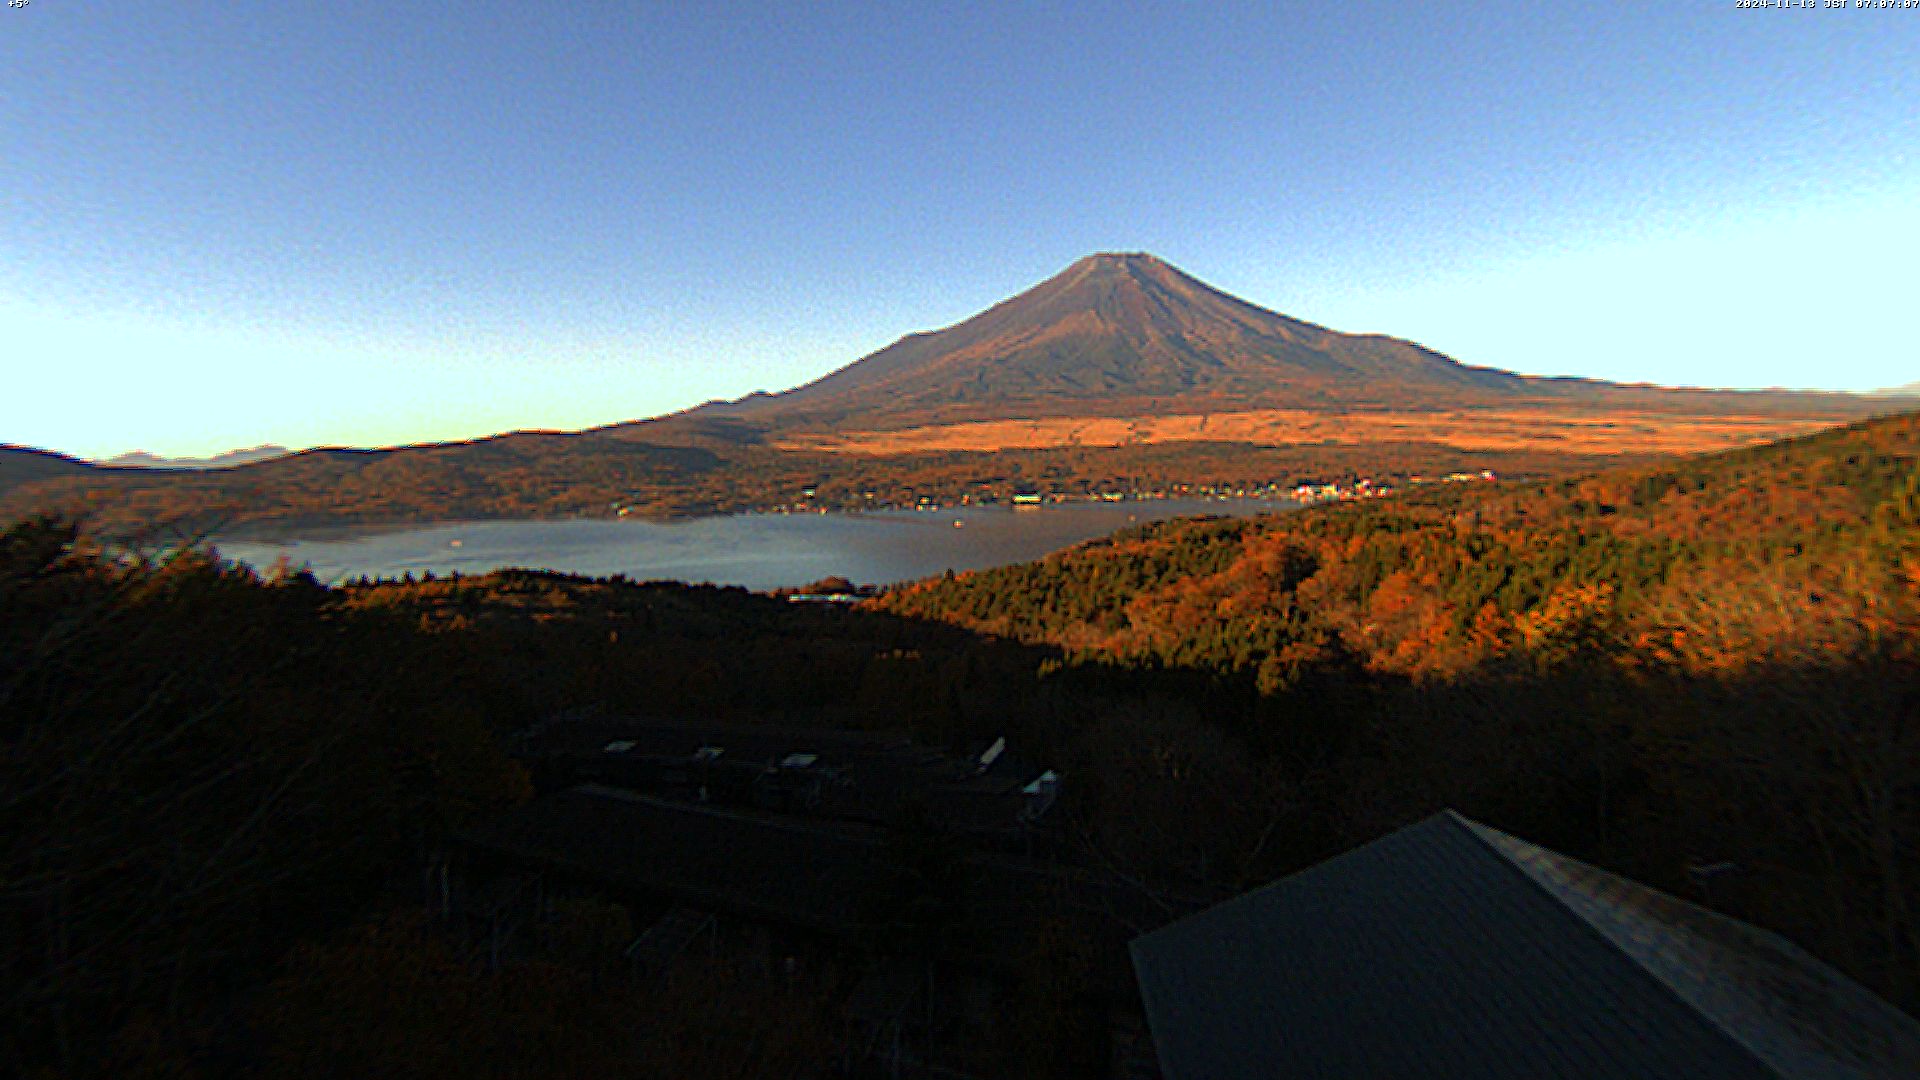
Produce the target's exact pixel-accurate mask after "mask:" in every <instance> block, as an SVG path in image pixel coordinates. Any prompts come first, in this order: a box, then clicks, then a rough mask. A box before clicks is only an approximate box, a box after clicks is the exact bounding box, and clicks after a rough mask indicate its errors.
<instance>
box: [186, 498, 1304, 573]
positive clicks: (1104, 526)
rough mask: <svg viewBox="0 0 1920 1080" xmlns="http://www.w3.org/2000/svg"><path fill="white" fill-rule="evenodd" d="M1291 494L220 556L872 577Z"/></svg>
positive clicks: (601, 525)
mask: <svg viewBox="0 0 1920 1080" xmlns="http://www.w3.org/2000/svg"><path fill="white" fill-rule="evenodd" d="M1294 506H1295V504H1294V503H1292V502H1290V501H1287V500H1270V499H1217V500H1215V499H1152V500H1140V501H1136V502H1121V503H1106V502H1071V503H1055V504H1051V505H1047V506H1037V507H1020V508H1017V509H1016V508H1013V507H1006V506H976V507H953V508H947V509H941V510H930V511H912V510H895V511H882V512H878V513H870V514H734V515H730V516H726V517H708V518H694V519H691V520H687V521H670V522H660V521H634V520H615V521H490V522H469V523H464V524H444V525H429V526H421V527H417V528H409V529H390V528H389V529H368V530H364V531H352V532H344V533H341V532H335V533H330V534H328V535H326V536H325V537H316V538H312V539H299V538H294V539H285V540H276V541H271V542H269V541H263V540H257V539H256V540H216V546H217V547H218V548H219V551H220V554H221V555H222V556H224V557H226V558H229V559H234V560H237V561H240V562H244V563H247V564H249V565H251V566H254V567H257V568H264V567H266V566H268V565H270V564H272V563H273V561H274V560H275V559H278V558H279V557H280V556H282V555H285V556H286V557H287V558H288V559H290V560H291V561H292V562H293V564H294V565H295V566H302V565H304V566H306V567H307V568H308V569H310V570H312V571H313V573H314V575H315V576H316V577H318V578H320V580H322V581H326V582H338V581H341V580H343V579H347V578H357V577H360V576H362V575H366V576H369V577H398V576H399V575H401V574H403V573H407V572H412V573H414V574H416V575H418V574H420V573H421V572H422V571H427V570H431V571H433V572H434V573H435V574H446V573H450V572H453V571H459V572H460V573H462V574H484V573H486V572H488V571H490V570H498V569H501V568H503V567H521V568H528V569H546V570H560V571H565V572H569V573H576V574H587V575H591V576H595V577H602V576H606V575H610V574H625V575H626V576H627V577H629V578H632V579H634V580H638V581H651V580H678V581H687V582H695V583H698V582H711V583H713V584H716V585H744V586H746V587H747V588H749V589H773V588H779V587H782V586H794V585H805V584H807V583H809V582H813V581H818V580H820V579H821V578H824V577H828V576H830V575H836V574H837V575H839V576H842V577H845V578H848V579H850V580H853V581H856V582H863V583H873V584H891V583H893V582H897V581H910V580H913V579H915V578H923V577H929V576H931V575H934V574H939V573H942V572H944V571H946V570H955V571H960V570H978V569H982V568H985V567H989V566H1001V565H1005V564H1007V563H1016V562H1026V561H1028V560H1031V559H1037V558H1039V557H1040V556H1042V555H1045V554H1047V553H1048V552H1051V551H1058V550H1060V549H1061V548H1063V547H1068V546H1070V545H1073V544H1077V543H1079V542H1081V541H1083V540H1091V539H1093V538H1095V537H1099V536H1106V535H1107V534H1109V533H1112V532H1114V531H1116V530H1118V529H1123V528H1126V527H1127V526H1128V525H1134V524H1139V523H1142V522H1149V521H1162V520H1165V519H1167V518H1174V517H1187V516H1191V515H1195V514H1223V515H1232V516H1235V517H1250V516H1253V515H1255V514H1264V513H1273V512H1276V511H1282V510H1291V509H1293V508H1294Z"/></svg>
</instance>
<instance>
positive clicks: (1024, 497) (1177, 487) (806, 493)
mask: <svg viewBox="0 0 1920 1080" xmlns="http://www.w3.org/2000/svg"><path fill="white" fill-rule="evenodd" d="M1498 479H1499V475H1498V474H1497V473H1495V472H1494V471H1493V470H1492V469H1483V470H1481V471H1479V472H1454V473H1448V474H1446V475H1445V476H1437V477H1429V476H1419V475H1415V476H1409V477H1407V478H1406V479H1405V480H1404V481H1402V482H1400V483H1397V484H1396V483H1394V482H1393V481H1389V480H1376V479H1374V478H1372V477H1364V476H1363V477H1358V478H1355V479H1351V480H1335V481H1321V480H1305V481H1291V482H1290V481H1286V480H1273V481H1269V482H1268V483H1265V484H1238V485H1227V484H1168V485H1166V486H1164V487H1156V488H1134V489H1126V490H1113V489H1098V490H1092V491H1062V490H1057V489H1054V490H1045V491H1043V490H1040V489H1039V488H1038V487H1016V488H1014V489H1013V490H1012V491H1011V492H1010V493H1003V492H1002V491H1000V490H997V489H995V488H994V487H993V486H992V485H981V490H979V491H976V492H963V493H961V495H960V497H959V498H958V499H946V500H943V499H941V498H938V497H936V496H933V495H921V496H917V497H915V498H912V499H902V498H889V497H885V496H883V495H882V494H881V493H880V492H878V491H874V490H868V491H864V492H862V493H861V497H860V502H861V505H859V506H846V505H841V504H838V503H835V502H830V501H827V500H825V499H823V498H822V497H821V489H820V488H818V487H807V488H802V489H801V490H800V493H799V497H798V498H796V499H794V500H793V501H791V502H784V503H776V504H774V505H771V506H765V507H759V508H756V509H754V510H751V511H749V512H750V513H765V514H830V513H835V512H847V511H849V510H852V511H859V510H874V511H898V510H914V511H928V512H931V511H938V510H949V509H953V508H956V507H972V506H1011V507H1016V508H1018V507H1033V506H1049V505H1056V504H1062V503H1095V502H1106V503H1120V502H1153V501H1160V500H1167V499H1211V500H1220V501H1225V500H1229V499H1262V500H1275V501H1279V500H1285V501H1289V502H1294V503H1299V504H1301V505H1312V504H1315V503H1324V502H1346V501H1352V500H1356V499H1379V498H1385V497H1387V496H1390V495H1394V494H1397V493H1398V492H1399V491H1401V490H1403V489H1404V488H1413V487H1424V486H1427V485H1430V484H1471V483H1491V482H1494V481H1497V480H1498ZM632 512H634V508H629V507H621V508H620V509H619V511H618V516H620V517H627V516H629V514H630V513H632Z"/></svg>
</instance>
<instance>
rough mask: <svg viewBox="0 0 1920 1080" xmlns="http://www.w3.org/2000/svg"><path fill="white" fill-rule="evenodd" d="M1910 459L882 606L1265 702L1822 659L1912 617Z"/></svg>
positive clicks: (1251, 538) (1556, 495) (1169, 528)
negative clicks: (1355, 686)
mask: <svg viewBox="0 0 1920 1080" xmlns="http://www.w3.org/2000/svg"><path fill="white" fill-rule="evenodd" d="M1916 458H1920V416H1914V415H1909V416H1904V417H1898V418H1893V419H1889V420H1884V421H1874V422H1869V423H1865V424H1860V425H1855V426H1852V427H1849V428H1845V429H1840V430H1835V431H1832V432H1827V433H1822V434H1819V435H1814V436H1811V437H1806V438H1801V439H1796V440H1791V441H1788V442H1784V443H1779V444H1774V445H1769V446H1765V447H1759V448H1754V449H1749V450H1741V451H1736V452H1732V453H1726V454H1720V455H1714V456H1709V457H1702V458H1698V459H1693V460H1690V461H1686V462H1683V463H1681V464H1678V465H1671V464H1670V465H1663V466H1659V467H1652V468H1640V469H1629V470H1617V471H1612V472H1604V473H1600V474H1597V475H1592V476H1587V477H1581V478H1575V479H1568V480H1561V481H1555V482H1549V483H1531V484H1518V485H1504V486H1501V487H1498V488H1492V489H1489V488H1485V487H1480V486H1473V487H1466V486H1436V487H1429V488H1427V489H1424V490H1421V491H1418V492H1416V493H1414V494H1410V495H1407V496H1403V497H1400V498H1396V499H1391V500H1384V501H1373V502H1363V503H1354V504H1345V505H1338V506H1330V507H1324V508H1320V509H1317V510H1313V511H1310V512H1303V513H1299V514H1287V515H1282V516H1277V517H1269V518H1263V519H1240V520H1213V521H1207V520H1188V521H1176V522H1168V523H1164V524H1160V525H1153V526H1146V527H1143V528H1140V529H1136V530H1132V531H1130V532H1126V533H1122V534H1119V535H1116V536H1113V537H1111V538H1108V539H1105V540H1098V541H1093V542H1090V543H1087V544H1084V545H1081V546H1080V547H1077V548H1075V549H1072V550H1070V551H1067V552H1062V553H1059V554H1056V555H1053V556H1049V557H1048V558H1047V559H1045V560H1043V561H1040V562H1036V563H1031V564H1027V565H1023V566H1012V567H1006V568H1002V569H995V570H986V571H981V572H977V573H972V574H965V575H962V576H960V577H958V578H949V579H946V580H939V581H929V582H924V583H922V584H919V585H916V586H912V587H909V588H907V589H903V590H901V591H898V592H896V593H894V594H893V595H891V596H890V597H888V598H887V599H886V600H885V601H884V603H883V605H882V606H884V607H885V608H886V609H887V610H889V611H893V612H896V613H901V614H910V615H914V616H918V617H931V618H939V619H943V620H946V621H950V622H955V623H959V624H962V625H965V626H967V627H969V628H972V629H977V630H985V631H990V632H992V633H996V634H1002V635H1006V636H1011V637H1015V638H1018V639H1020V640H1022V641H1027V642H1034V643H1046V644H1051V645H1058V646H1061V647H1063V648H1065V649H1067V650H1069V651H1071V652H1074V653H1077V654H1081V655H1083V656H1085V657H1088V658H1096V657H1097V658H1099V659H1100V660H1101V661H1103V662H1115V661H1118V662H1122V663H1128V664H1137V665H1148V666H1162V667H1179V668H1201V669H1205V670H1208V671H1211V672H1215V673H1218V674H1220V675H1222V676H1234V675H1246V676H1249V677H1251V678H1253V679H1256V680H1257V681H1258V684H1259V687H1260V688H1261V689H1262V690H1263V691H1272V690H1277V689H1281V688H1283V687H1285V686H1287V685H1290V684H1291V682H1292V681H1294V680H1295V679H1298V678H1300V677H1302V676H1303V675H1307V674H1310V673H1312V672H1313V671H1315V670H1317V669H1323V668H1339V667H1341V666H1343V665H1352V666H1354V667H1357V668H1360V669H1364V670H1366V671H1369V672H1375V673H1380V674H1389V675H1397V676H1406V677H1411V678H1416V679H1431V678H1438V677H1447V676H1456V675H1460V674H1463V673H1467V672H1470V671H1473V670H1475V669H1477V668H1480V667H1482V666H1484V665H1487V664H1489V663H1496V664H1498V663H1507V664H1514V663H1520V664H1523V665H1540V664H1549V665H1550V664H1552V663H1555V662H1558V661H1559V660H1562V659H1565V658H1567V657H1569V656H1572V655H1574V654H1576V653H1580V654H1589V655H1590V654H1595V653H1604V654H1606V655H1607V656H1609V657H1611V658H1614V659H1618V660H1620V661H1622V662H1629V663H1632V664H1635V665H1639V666H1643V667H1649V668H1653V667H1673V668H1675V669H1678V670H1685V671H1689V672H1695V673H1707V672H1715V671H1726V672H1731V671H1738V670H1741V669H1743V668H1746V667H1750V666H1753V665H1755V664H1764V663H1773V662H1779V661H1783V660H1805V659H1809V658H1829V657H1832V656H1836V655H1848V654H1851V653H1852V652H1853V651H1855V650H1857V649H1861V648H1868V647H1883V646H1884V647H1889V648H1890V647H1893V646H1894V645H1896V644H1899V643H1902V642H1904V641H1905V637H1904V636H1903V635H1904V634H1905V632H1907V631H1909V630H1911V629H1912V628H1913V622H1912V619H1913V616H1914V600H1915V591H1914V590H1915V588H1916V584H1920V562H1917V561H1916V559H1920V534H1916V532H1915V525H1916V523H1920V472H1916V464H1915V463H1916Z"/></svg>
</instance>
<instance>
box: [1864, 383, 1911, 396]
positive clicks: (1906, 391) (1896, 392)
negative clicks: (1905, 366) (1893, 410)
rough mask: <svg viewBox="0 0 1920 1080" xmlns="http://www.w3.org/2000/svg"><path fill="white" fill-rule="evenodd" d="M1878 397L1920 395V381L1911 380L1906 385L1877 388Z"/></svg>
mask: <svg viewBox="0 0 1920 1080" xmlns="http://www.w3.org/2000/svg"><path fill="white" fill-rule="evenodd" d="M1874 394H1875V395H1876V396H1878V397H1920V382H1910V383H1908V384H1907V385H1905V386H1889V387H1887V388H1886V389H1885V390H1875V391H1874Z"/></svg>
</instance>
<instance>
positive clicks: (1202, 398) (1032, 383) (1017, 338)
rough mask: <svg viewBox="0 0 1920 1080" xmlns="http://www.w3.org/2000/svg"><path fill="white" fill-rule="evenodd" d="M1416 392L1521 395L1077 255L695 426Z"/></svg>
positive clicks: (1140, 262) (1140, 259) (1516, 382)
mask: <svg viewBox="0 0 1920 1080" xmlns="http://www.w3.org/2000/svg"><path fill="white" fill-rule="evenodd" d="M1421 390H1424V391H1428V392H1432V393H1437V394H1441V395H1444V396H1448V397H1454V398H1457V397H1460V396H1462V395H1466V396H1471V397H1474V398H1483V397H1502V396H1511V395H1514V394H1520V393H1526V392H1528V390H1529V386H1528V380H1524V379H1521V378H1519V377H1518V376H1514V375H1511V374H1508V373H1506V372H1501V371H1493V370H1491V369H1486V368H1472V367H1467V366H1465V365H1463V364H1459V363H1456V362H1454V361H1453V360H1450V359H1448V358H1447V357H1444V356H1441V355H1440V354H1439V353H1436V352H1433V351H1431V350H1428V349H1424V348H1421V347H1420V346H1418V345H1413V344H1410V343H1408V342H1404V341H1398V340H1395V339H1392V338H1385V337H1376V336H1362V335H1351V334H1340V333H1336V332H1334V331H1332V330H1328V329H1326V328H1325V327H1321V326H1315V325H1314V324H1312V323H1308V322H1302V321H1300V320H1298V319H1293V318H1289V317H1287V316H1285V315H1281V314H1278V313H1276V312H1272V311H1268V310H1266V309H1265V308H1261V307H1256V306H1255V305H1253V304H1249V303H1247V302H1246V301H1244V300H1240V299H1238V298H1236V297H1233V296H1229V295H1228V294H1226V293H1223V292H1221V291H1219V290H1218V289H1214V288H1212V287H1211V286H1208V285H1206V284H1205V283H1203V282H1201V281H1198V280H1196V279H1195V278H1193V277H1191V276H1189V275H1187V274H1185V273H1182V272H1181V271H1180V270H1178V269H1176V268H1175V267H1173V266H1171V265H1169V264H1168V263H1166V262H1164V261H1162V260H1161V259H1158V258H1155V257H1154V256H1152V255H1145V254H1114V255H1091V256H1088V257H1087V258H1084V259H1081V260H1080V261H1078V262H1076V263H1074V264H1073V265H1072V266H1069V267H1067V268H1066V269H1065V270H1064V271H1062V272H1060V273H1059V274H1057V275H1055V276H1054V277H1052V278H1049V279H1048V280H1046V281H1044V282H1042V283H1040V284H1039V285H1037V286H1035V287H1033V288H1032V289H1029V290H1027V291H1026V292H1023V293H1021V294H1020V295H1018V296H1015V297H1013V298H1012V299H1009V300H1006V301H1003V302H1001V303H999V304H996V305H994V306H993V307H991V308H989V309H987V310H986V311H984V312H981V313H980V314H979V315H976V316H974V317H973V318H971V319H968V320H966V321H965V322H962V323H959V324H957V325H955V326H951V327H948V328H947V329H944V330H939V331H935V332H932V333H924V334H911V335H908V336H907V337H904V338H902V339H900V340H899V341H897V342H895V343H894V344H893V345H890V346H888V347H887V348H885V349H881V350H880V351H878V352H876V353H873V354H871V355H869V356H867V357H865V358H863V359H861V360H859V361H856V362H855V363H853V364H850V365H848V366H847V367H844V368H841V369H840V370H838V371H835V372H833V373H832V374H830V375H827V376H825V377H823V378H821V379H818V380H816V381H814V382H812V383H808V384H807V385H805V386H802V387H799V388H798V389H795V390H790V391H788V392H786V393H783V394H773V395H756V396H754V397H751V398H746V399H743V400H742V401H739V402H731V403H725V404H717V405H713V406H708V407H705V408H703V409H700V410H696V411H695V413H694V414H693V415H695V416H708V417H711V416H733V417H739V418H742V419H749V418H750V419H755V420H764V421H775V422H778V424H779V426H783V427H784V426H791V425H794V424H801V425H807V426H811V425H812V424H816V423H821V422H825V423H829V424H831V423H833V422H835V421H838V420H842V419H846V418H852V417H859V418H861V419H862V420H866V419H870V418H873V417H878V416H914V415H919V416H931V415H940V416H944V417H960V416H965V417H969V418H983V417H993V416H1005V415H1015V414H1021V415H1024V414H1030V413H1032V412H1033V411H1034V410H1035V409H1036V408H1037V409H1039V410H1040V411H1042V412H1049V413H1055V414H1058V413H1063V412H1064V413H1075V412H1084V411H1086V409H1085V408H1084V407H1085V406H1087V405H1094V406H1096V407H1097V408H1098V409H1099V411H1105V409H1106V408H1107V407H1122V406H1134V407H1137V406H1139V405H1141V404H1144V403H1159V404H1161V405H1170V404H1171V403H1174V402H1180V401H1184V402H1189V403H1199V402H1209V403H1216V404H1217V403H1218V402H1220V401H1222V400H1233V401H1237V402H1239V403H1242V404H1246V403H1265V404H1281V403H1285V404H1289V405H1293V406H1296V407H1298V406H1310V405H1313V404H1333V403H1355V402H1360V401H1369V400H1375V401H1386V400H1404V399H1405V398H1406V397H1407V396H1408V394H1410V393H1412V392H1415V391H1421ZM1010 409H1011V410H1014V411H1013V412H1009V411H1007V410H1010Z"/></svg>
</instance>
